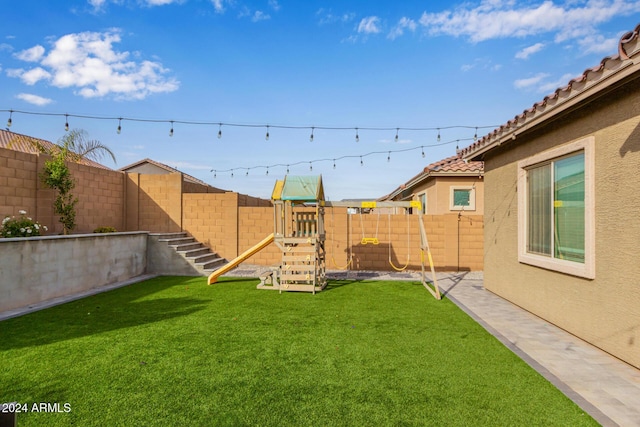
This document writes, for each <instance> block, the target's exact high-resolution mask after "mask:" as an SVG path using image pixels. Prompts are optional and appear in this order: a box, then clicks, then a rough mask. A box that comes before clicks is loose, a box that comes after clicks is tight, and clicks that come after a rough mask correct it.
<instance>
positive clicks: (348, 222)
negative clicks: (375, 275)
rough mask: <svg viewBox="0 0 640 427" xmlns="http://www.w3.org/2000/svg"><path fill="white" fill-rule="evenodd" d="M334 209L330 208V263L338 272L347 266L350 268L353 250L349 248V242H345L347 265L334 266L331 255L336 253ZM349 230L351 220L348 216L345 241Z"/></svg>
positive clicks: (334, 262) (334, 261)
mask: <svg viewBox="0 0 640 427" xmlns="http://www.w3.org/2000/svg"><path fill="white" fill-rule="evenodd" d="M334 209H335V208H331V222H333V224H332V227H331V241H332V251H331V262H332V263H333V266H334V267H335V268H337V269H338V270H346V269H348V268H349V266H351V263H352V262H353V249H352V248H351V245H349V242H348V241H347V248H349V261H347V263H346V264H345V265H344V266H339V265H338V264H336V260H335V258H334V257H333V255H334V254H335V253H336V239H335V228H336V221H335V218H334V216H333V210H334ZM350 228H351V220H350V219H349V215H347V240H349V234H350V233H349V231H351V230H350Z"/></svg>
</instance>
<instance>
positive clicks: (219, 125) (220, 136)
mask: <svg viewBox="0 0 640 427" xmlns="http://www.w3.org/2000/svg"><path fill="white" fill-rule="evenodd" d="M220 138H222V123H218V139H220Z"/></svg>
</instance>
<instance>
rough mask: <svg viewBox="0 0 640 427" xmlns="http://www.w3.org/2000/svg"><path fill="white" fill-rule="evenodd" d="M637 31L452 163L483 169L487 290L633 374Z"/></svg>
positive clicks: (639, 218) (638, 360)
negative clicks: (481, 164) (462, 161)
mask: <svg viewBox="0 0 640 427" xmlns="http://www.w3.org/2000/svg"><path fill="white" fill-rule="evenodd" d="M639 31H640V26H639V27H637V28H636V29H635V30H634V31H632V32H629V33H627V34H626V35H624V36H623V37H622V38H621V40H620V43H619V53H618V54H617V55H615V56H611V57H606V58H604V59H603V60H602V61H601V62H600V64H599V65H597V66H596V67H594V68H592V69H588V70H586V71H585V72H584V73H583V74H582V75H581V76H579V77H577V78H575V79H573V80H571V81H570V82H569V83H568V85H567V86H565V87H562V88H559V89H557V90H556V91H555V92H554V93H553V94H552V95H550V96H547V97H546V98H544V99H543V100H542V101H540V102H538V103H536V104H534V105H533V106H532V107H531V108H529V109H527V110H525V111H524V112H522V113H521V114H518V115H517V116H515V118H514V119H512V120H510V121H509V122H507V123H506V124H504V125H503V126H501V127H499V128H498V129H495V130H494V131H493V132H491V133H490V134H488V135H486V136H485V137H483V138H482V139H480V140H478V141H477V142H476V143H474V144H473V145H471V146H469V147H467V148H465V149H464V150H462V155H463V157H464V158H465V159H466V160H470V161H477V160H483V161H484V185H485V193H484V202H485V205H484V207H485V213H486V214H485V221H484V224H485V229H484V241H485V243H484V244H485V246H484V251H485V260H484V285H485V288H486V289H488V290H489V291H491V292H494V293H496V294H498V295H500V296H502V297H504V298H506V299H507V300H509V301H511V302H513V303H514V304H517V305H519V306H521V307H523V308H525V309H526V310H529V311H530V312H532V313H534V314H536V315H538V316H540V317H542V318H543V319H546V320H547V321H549V322H551V323H553V324H555V325H557V326H559V327H560V328H562V329H565V330H567V331H569V332H571V333H572V334H574V335H576V336H578V337H580V338H582V339H584V340H585V341H587V342H589V343H591V344H593V345H594V346H596V347H599V348H601V349H603V350H605V351H607V352H609V353H610V354H612V355H614V356H616V357H618V358H620V359H622V360H624V361H626V362H628V363H629V364H631V365H633V366H636V367H639V368H640V215H638V214H639V213H640V190H639V189H640V44H639V43H638V34H639Z"/></svg>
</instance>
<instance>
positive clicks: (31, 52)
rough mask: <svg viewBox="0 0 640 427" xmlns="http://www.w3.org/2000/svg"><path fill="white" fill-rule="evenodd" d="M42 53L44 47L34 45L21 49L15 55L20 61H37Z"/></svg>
mask: <svg viewBox="0 0 640 427" xmlns="http://www.w3.org/2000/svg"><path fill="white" fill-rule="evenodd" d="M42 55H44V47H42V46H40V45H36V46H34V47H32V48H30V49H26V50H23V51H21V52H18V53H16V54H15V57H16V58H18V59H19V60H21V61H27V62H38V61H40V59H41V58H42Z"/></svg>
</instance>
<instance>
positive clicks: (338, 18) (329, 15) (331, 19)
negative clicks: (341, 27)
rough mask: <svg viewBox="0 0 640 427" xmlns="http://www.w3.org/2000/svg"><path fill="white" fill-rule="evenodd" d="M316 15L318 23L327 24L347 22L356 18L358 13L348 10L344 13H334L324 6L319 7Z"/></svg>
mask: <svg viewBox="0 0 640 427" xmlns="http://www.w3.org/2000/svg"><path fill="white" fill-rule="evenodd" d="M316 16H317V17H318V19H319V20H318V23H319V24H320V25H326V24H334V23H343V24H344V23H347V22H351V21H353V20H354V19H355V17H356V14H355V13H353V12H347V13H343V14H338V15H336V14H334V13H333V11H332V10H331V9H329V10H327V9H324V8H320V9H318V11H317V12H316Z"/></svg>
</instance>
